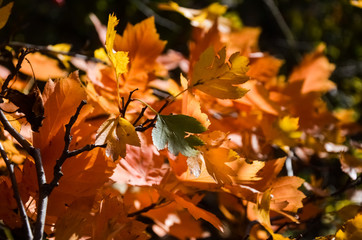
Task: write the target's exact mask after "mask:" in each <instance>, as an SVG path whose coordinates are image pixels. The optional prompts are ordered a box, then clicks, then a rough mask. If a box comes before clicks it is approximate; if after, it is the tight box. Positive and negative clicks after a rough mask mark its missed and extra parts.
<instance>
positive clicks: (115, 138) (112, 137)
mask: <svg viewBox="0 0 362 240" xmlns="http://www.w3.org/2000/svg"><path fill="white" fill-rule="evenodd" d="M103 144H107V148H106V155H107V156H108V157H111V158H112V160H113V161H116V160H117V159H118V158H119V157H122V158H124V157H125V156H126V144H129V145H133V146H140V145H141V144H140V139H139V138H138V135H137V133H136V130H135V128H134V126H133V125H132V124H131V123H130V122H129V121H127V120H126V119H124V118H122V117H120V116H118V117H116V118H112V119H108V120H107V121H105V122H104V123H103V124H102V125H101V126H100V128H99V129H98V131H97V137H96V145H103Z"/></svg>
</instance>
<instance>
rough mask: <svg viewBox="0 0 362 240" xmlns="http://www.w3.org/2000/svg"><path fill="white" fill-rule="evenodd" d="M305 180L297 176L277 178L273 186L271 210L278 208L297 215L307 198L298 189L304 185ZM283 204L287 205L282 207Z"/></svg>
mask: <svg viewBox="0 0 362 240" xmlns="http://www.w3.org/2000/svg"><path fill="white" fill-rule="evenodd" d="M303 182H304V179H302V178H299V177H296V176H285V177H279V178H277V179H276V180H275V181H274V182H273V184H272V185H271V188H272V190H271V194H272V195H273V199H272V203H271V206H270V207H271V208H272V209H273V210H277V209H278V208H279V209H281V210H283V211H287V212H294V213H296V212H297V211H298V209H299V208H302V207H303V203H302V200H303V198H305V197H306V196H305V195H304V193H303V192H301V191H299V190H298V188H299V187H300V186H301V185H302V184H303ZM281 202H286V203H287V205H286V206H285V207H284V206H283V207H281V206H282V205H281V204H278V203H281Z"/></svg>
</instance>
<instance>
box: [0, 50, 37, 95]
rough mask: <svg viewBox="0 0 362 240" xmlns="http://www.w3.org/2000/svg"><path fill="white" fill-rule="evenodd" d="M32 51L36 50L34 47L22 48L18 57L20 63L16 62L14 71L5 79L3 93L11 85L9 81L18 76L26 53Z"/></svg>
mask: <svg viewBox="0 0 362 240" xmlns="http://www.w3.org/2000/svg"><path fill="white" fill-rule="evenodd" d="M32 52H34V49H28V48H26V49H21V51H20V56H19V58H18V63H17V64H16V67H15V69H14V71H11V73H10V74H9V75H8V77H7V78H6V79H5V81H4V84H3V86H2V87H1V93H2V94H3V93H4V91H5V90H6V89H8V85H9V82H10V81H11V79H13V78H14V77H15V76H16V74H18V72H19V71H20V68H21V65H22V63H23V61H24V59H25V57H26V55H28V54H29V53H32ZM2 94H1V95H2Z"/></svg>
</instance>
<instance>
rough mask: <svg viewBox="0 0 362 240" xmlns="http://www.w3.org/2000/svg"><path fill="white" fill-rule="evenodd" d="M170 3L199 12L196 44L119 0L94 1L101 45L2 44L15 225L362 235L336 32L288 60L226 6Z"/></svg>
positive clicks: (135, 235)
mask: <svg viewBox="0 0 362 240" xmlns="http://www.w3.org/2000/svg"><path fill="white" fill-rule="evenodd" d="M12 4H13V3H9V4H3V5H1V7H0V13H1V14H0V16H1V17H0V30H1V28H3V27H4V26H5V24H6V22H7V19H8V17H9V15H10V13H11V9H12ZM158 7H159V8H160V9H162V10H165V11H171V12H177V13H179V14H181V15H183V16H184V17H185V18H187V19H189V21H190V24H191V26H192V34H191V37H190V40H189V41H188V56H185V55H183V54H181V53H180V52H177V51H175V50H171V49H169V50H168V51H166V52H165V51H164V50H165V45H166V41H163V40H161V39H160V36H159V34H158V32H157V29H156V27H155V19H154V18H153V17H150V18H147V19H145V20H143V21H140V22H139V23H137V24H135V25H132V24H128V25H127V26H126V27H125V29H124V30H123V33H122V34H117V32H116V29H117V25H118V24H119V20H118V19H117V17H116V16H115V15H114V14H111V15H109V18H108V23H107V26H105V25H103V24H102V23H101V21H100V20H99V19H98V18H97V17H96V16H95V15H94V14H93V15H90V19H91V21H92V23H93V24H94V27H95V29H96V31H97V34H98V37H99V39H100V42H101V43H104V46H103V47H102V48H99V49H96V50H95V51H94V55H93V56H91V57H90V56H85V55H82V54H79V53H74V52H71V51H70V50H71V46H70V45H69V44H64V43H59V44H56V45H48V46H30V45H29V44H25V43H24V44H22V43H19V42H5V43H3V44H2V45H1V49H0V51H1V64H2V65H1V68H0V74H1V75H0V79H1V92H0V97H1V110H0V121H1V123H2V125H1V132H0V153H1V156H2V159H1V162H0V168H1V176H0V190H1V195H0V220H1V228H2V236H4V238H5V237H7V238H23V239H25V238H27V239H33V238H34V239H42V238H45V237H46V238H55V239H81V238H87V237H88V238H89V237H90V238H92V239H148V238H161V237H165V236H172V237H175V238H177V239H190V238H210V239H213V238H214V239H220V238H230V239H231V238H245V239H246V238H250V239H268V238H270V237H271V238H273V239H300V238H302V237H305V238H314V237H319V239H331V238H333V237H335V238H336V239H352V238H355V239H358V238H360V237H361V236H362V229H361V225H362V224H361V221H362V209H361V200H360V197H358V196H360V195H359V194H361V190H360V187H359V186H360V184H361V182H362V178H361V172H362V147H361V142H359V141H358V140H356V138H355V134H356V133H360V132H361V127H360V125H358V124H357V123H356V120H357V118H356V117H355V114H356V113H355V112H354V111H353V110H339V111H332V110H330V109H329V108H328V107H327V105H326V103H325V102H324V101H323V96H324V94H325V93H327V92H330V91H333V90H334V89H336V84H335V83H334V82H332V81H330V80H329V78H330V76H331V74H332V73H333V71H334V69H335V65H334V64H332V63H330V62H329V60H328V58H327V57H326V56H325V54H324V52H325V49H326V46H325V45H324V44H320V45H318V46H317V47H316V48H315V49H314V50H313V51H312V52H310V53H308V54H306V55H305V56H303V58H302V59H301V61H300V62H299V63H298V64H297V65H294V66H293V68H292V70H291V71H290V73H288V74H280V69H281V68H282V66H283V64H285V62H284V61H283V60H280V59H278V58H276V57H274V56H272V55H270V54H268V53H266V52H262V51H261V50H260V48H259V44H258V43H259V36H260V34H261V29H260V28H256V27H246V26H242V25H241V24H240V21H239V19H238V18H237V17H236V16H235V15H230V14H228V13H227V7H226V6H224V5H221V4H218V3H213V4H211V5H209V6H207V7H205V8H202V9H191V8H185V7H182V6H180V5H178V4H177V3H175V2H169V3H164V4H160V5H159V6H158ZM13 14H16V12H15V13H13ZM74 68H77V69H79V70H77V71H73V70H74ZM175 73H177V75H175ZM175 76H176V77H175ZM331 166H338V168H331ZM331 175H332V176H333V177H332V176H331Z"/></svg>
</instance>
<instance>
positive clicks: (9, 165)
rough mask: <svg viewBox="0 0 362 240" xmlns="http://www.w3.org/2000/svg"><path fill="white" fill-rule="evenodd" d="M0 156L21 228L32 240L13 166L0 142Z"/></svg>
mask: <svg viewBox="0 0 362 240" xmlns="http://www.w3.org/2000/svg"><path fill="white" fill-rule="evenodd" d="M0 154H1V157H2V158H3V159H4V162H5V164H6V167H7V169H8V171H9V176H10V180H11V185H12V188H13V191H14V198H15V200H16V203H17V205H18V208H19V212H20V216H21V220H22V222H23V228H24V231H25V234H26V236H27V238H28V239H33V233H32V231H31V227H30V223H29V219H28V216H27V215H26V210H25V207H24V204H23V201H22V200H21V197H20V192H19V188H18V183H17V181H16V178H15V173H14V164H13V163H12V162H11V161H10V160H9V159H8V156H7V154H6V152H5V150H4V148H3V145H2V144H1V142H0Z"/></svg>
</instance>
